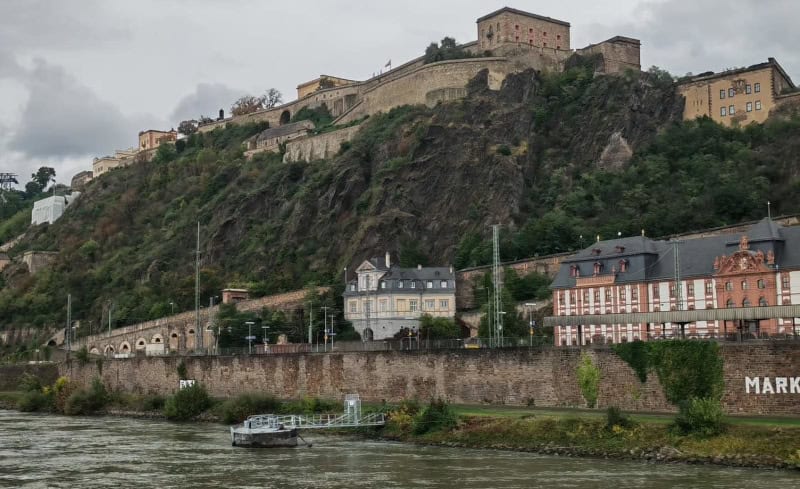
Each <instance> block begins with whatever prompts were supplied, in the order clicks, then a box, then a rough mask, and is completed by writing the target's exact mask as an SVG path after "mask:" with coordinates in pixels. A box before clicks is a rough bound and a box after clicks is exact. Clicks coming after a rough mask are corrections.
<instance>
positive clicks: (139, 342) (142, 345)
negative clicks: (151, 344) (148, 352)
mask: <svg viewBox="0 0 800 489" xmlns="http://www.w3.org/2000/svg"><path fill="white" fill-rule="evenodd" d="M145 348H147V340H145V339H144V338H139V339H138V340H136V349H137V350H144V349H145Z"/></svg>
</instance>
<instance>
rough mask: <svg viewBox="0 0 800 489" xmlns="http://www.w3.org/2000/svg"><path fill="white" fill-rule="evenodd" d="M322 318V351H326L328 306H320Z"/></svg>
mask: <svg viewBox="0 0 800 489" xmlns="http://www.w3.org/2000/svg"><path fill="white" fill-rule="evenodd" d="M322 320H323V324H324V331H325V336H324V337H323V341H324V342H325V344H324V346H323V348H324V350H323V351H328V306H322Z"/></svg>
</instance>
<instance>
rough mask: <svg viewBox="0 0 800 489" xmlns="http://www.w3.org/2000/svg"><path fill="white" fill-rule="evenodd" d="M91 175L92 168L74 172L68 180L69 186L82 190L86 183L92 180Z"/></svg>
mask: <svg viewBox="0 0 800 489" xmlns="http://www.w3.org/2000/svg"><path fill="white" fill-rule="evenodd" d="M93 175H94V174H93V173H92V170H86V171H82V172H78V173H76V174H75V176H73V177H72V180H71V181H70V188H71V189H72V190H79V191H83V189H84V188H86V184H87V183H89V182H91V181H92V178H93Z"/></svg>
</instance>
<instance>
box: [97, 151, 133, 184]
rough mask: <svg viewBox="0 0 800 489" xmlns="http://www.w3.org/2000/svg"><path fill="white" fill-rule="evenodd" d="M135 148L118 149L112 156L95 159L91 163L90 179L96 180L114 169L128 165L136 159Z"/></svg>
mask: <svg viewBox="0 0 800 489" xmlns="http://www.w3.org/2000/svg"><path fill="white" fill-rule="evenodd" d="M136 154H137V151H136V148H130V149H118V150H117V151H116V152H115V153H114V155H113V156H102V157H100V158H95V159H94V161H93V162H92V178H93V179H94V178H97V177H99V176H100V175H102V174H103V173H106V172H107V171H109V170H113V169H114V168H120V167H125V166H128V165H130V164H131V163H133V162H134V160H135V158H136Z"/></svg>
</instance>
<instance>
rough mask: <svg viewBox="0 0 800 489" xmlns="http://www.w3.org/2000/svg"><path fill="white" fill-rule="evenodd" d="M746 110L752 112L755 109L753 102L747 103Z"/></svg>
mask: <svg viewBox="0 0 800 489" xmlns="http://www.w3.org/2000/svg"><path fill="white" fill-rule="evenodd" d="M745 110H746V111H747V112H752V111H753V102H747V105H745Z"/></svg>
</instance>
